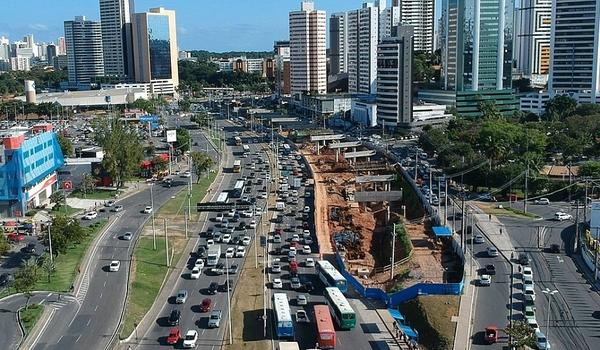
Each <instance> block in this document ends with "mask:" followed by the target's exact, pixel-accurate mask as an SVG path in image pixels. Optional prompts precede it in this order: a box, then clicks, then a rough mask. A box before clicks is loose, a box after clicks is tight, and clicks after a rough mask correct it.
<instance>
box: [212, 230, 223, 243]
mask: <svg viewBox="0 0 600 350" xmlns="http://www.w3.org/2000/svg"><path fill="white" fill-rule="evenodd" d="M222 239H223V233H222V232H220V231H217V232H215V233H214V234H213V240H214V241H215V242H221V241H222Z"/></svg>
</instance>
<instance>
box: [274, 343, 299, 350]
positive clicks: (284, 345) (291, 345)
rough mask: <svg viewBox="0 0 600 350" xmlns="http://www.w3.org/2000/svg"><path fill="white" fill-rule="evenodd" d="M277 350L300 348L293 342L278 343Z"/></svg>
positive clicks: (296, 349)
mask: <svg viewBox="0 0 600 350" xmlns="http://www.w3.org/2000/svg"><path fill="white" fill-rule="evenodd" d="M278 349H279V350H300V346H299V345H298V343H296V342H295V341H281V342H279V348H278Z"/></svg>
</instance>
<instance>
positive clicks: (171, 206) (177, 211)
mask: <svg viewBox="0 0 600 350" xmlns="http://www.w3.org/2000/svg"><path fill="white" fill-rule="evenodd" d="M216 176H217V173H210V174H209V175H208V176H204V177H202V178H201V179H200V181H199V182H198V183H195V184H192V198H191V199H190V203H191V205H192V207H194V206H195V205H196V204H197V203H198V202H200V201H201V200H202V198H204V195H205V194H206V191H207V190H208V187H209V186H210V184H212V183H213V181H215V178H216ZM186 186H187V185H186ZM187 195H188V191H187V188H185V189H183V190H181V191H180V192H179V193H178V194H177V195H176V196H175V198H173V199H171V200H169V201H168V202H167V203H165V204H164V205H163V206H162V207H161V208H160V210H159V211H158V215H164V216H169V215H183V213H184V210H185V209H186V208H187V205H188V201H187ZM199 215H200V213H198V212H197V211H196V210H195V209H194V208H192V220H198V216H199Z"/></svg>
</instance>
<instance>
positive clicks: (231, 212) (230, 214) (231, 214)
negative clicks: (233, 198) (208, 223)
mask: <svg viewBox="0 0 600 350" xmlns="http://www.w3.org/2000/svg"><path fill="white" fill-rule="evenodd" d="M227 216H228V217H230V218H232V217H234V216H235V209H231V210H230V211H228V212H227Z"/></svg>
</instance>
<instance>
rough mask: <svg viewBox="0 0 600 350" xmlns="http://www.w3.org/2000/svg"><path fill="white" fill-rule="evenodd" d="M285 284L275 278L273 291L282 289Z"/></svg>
mask: <svg viewBox="0 0 600 350" xmlns="http://www.w3.org/2000/svg"><path fill="white" fill-rule="evenodd" d="M282 288H283V282H281V278H275V279H274V280H273V289H282Z"/></svg>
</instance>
